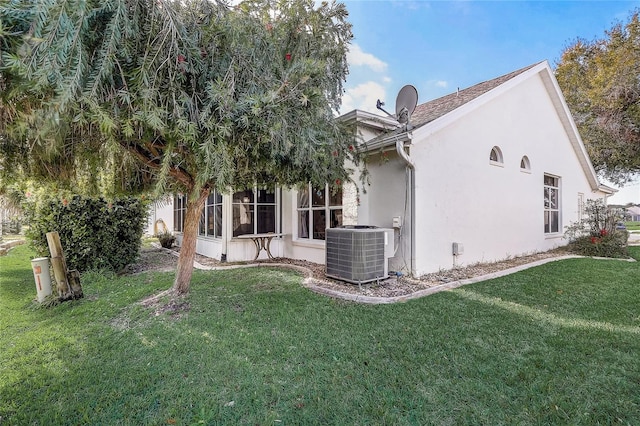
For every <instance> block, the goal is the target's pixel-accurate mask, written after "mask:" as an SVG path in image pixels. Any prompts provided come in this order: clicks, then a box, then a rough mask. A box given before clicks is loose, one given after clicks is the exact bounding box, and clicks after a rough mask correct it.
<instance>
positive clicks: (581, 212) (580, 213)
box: [578, 192, 584, 220]
mask: <svg viewBox="0 0 640 426" xmlns="http://www.w3.org/2000/svg"><path fill="white" fill-rule="evenodd" d="M582 219H584V194H583V193H582V192H578V220H582Z"/></svg>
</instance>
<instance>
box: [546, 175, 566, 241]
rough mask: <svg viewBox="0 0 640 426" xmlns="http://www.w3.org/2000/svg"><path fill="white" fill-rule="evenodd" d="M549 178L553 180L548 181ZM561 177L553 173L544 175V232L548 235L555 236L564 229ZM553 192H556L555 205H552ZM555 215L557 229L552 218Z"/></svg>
mask: <svg viewBox="0 0 640 426" xmlns="http://www.w3.org/2000/svg"><path fill="white" fill-rule="evenodd" d="M547 179H550V180H552V181H551V182H549V183H548V181H547ZM560 184H561V182H560V177H559V176H555V175H551V174H548V173H545V174H544V177H543V202H544V204H543V206H544V210H543V211H544V213H543V215H544V216H543V223H544V228H543V229H544V234H545V235H547V236H554V235H557V234H559V233H560V230H561V229H562V223H561V221H562V217H561V214H560V212H561V205H560V201H561V192H560ZM553 194H555V207H554V206H553V205H552V200H553V199H554V197H553ZM554 216H555V219H556V220H555V225H556V227H557V229H553V220H552V218H553V217H554Z"/></svg>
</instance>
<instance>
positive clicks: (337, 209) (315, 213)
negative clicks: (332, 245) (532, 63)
mask: <svg viewBox="0 0 640 426" xmlns="http://www.w3.org/2000/svg"><path fill="white" fill-rule="evenodd" d="M340 225H342V188H338V189H330V188H329V187H328V186H327V185H325V187H324V188H319V187H314V186H312V185H308V186H307V187H305V188H303V189H301V190H300V191H298V238H300V239H308V240H324V239H325V230H326V228H335V227H337V226H340Z"/></svg>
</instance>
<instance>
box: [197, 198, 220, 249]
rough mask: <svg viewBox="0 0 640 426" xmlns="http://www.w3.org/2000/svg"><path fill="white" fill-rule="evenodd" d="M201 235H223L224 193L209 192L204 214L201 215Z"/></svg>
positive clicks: (217, 236) (216, 236)
mask: <svg viewBox="0 0 640 426" xmlns="http://www.w3.org/2000/svg"><path fill="white" fill-rule="evenodd" d="M199 232H200V235H202V236H205V237H215V238H220V237H222V195H221V194H218V193H217V192H214V193H212V194H209V196H208V197H207V201H206V203H205V206H204V209H203V210H202V215H201V216H200V228H199Z"/></svg>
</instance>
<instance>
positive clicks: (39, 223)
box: [25, 195, 147, 272]
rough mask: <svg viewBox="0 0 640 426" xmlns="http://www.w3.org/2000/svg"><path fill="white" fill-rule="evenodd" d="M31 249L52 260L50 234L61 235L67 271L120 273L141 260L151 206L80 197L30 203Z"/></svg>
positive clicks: (134, 201) (127, 200)
mask: <svg viewBox="0 0 640 426" xmlns="http://www.w3.org/2000/svg"><path fill="white" fill-rule="evenodd" d="M25 212H26V215H27V219H28V223H29V229H28V230H27V231H26V232H25V234H26V236H27V238H29V240H30V245H31V247H32V248H33V249H34V250H35V251H36V252H37V253H38V254H39V255H42V256H49V249H48V246H47V237H46V234H47V232H51V231H57V232H58V234H60V241H61V242H62V248H63V250H64V254H65V258H66V261H67V267H68V268H69V269H77V270H78V271H81V272H82V271H87V270H89V269H109V270H112V271H116V272H117V271H120V270H122V268H124V267H125V266H126V265H128V264H130V263H133V262H135V261H136V259H137V257H138V253H139V250H140V246H141V244H142V232H143V229H144V225H145V223H146V221H147V206H146V203H145V202H144V201H142V200H141V199H139V198H134V197H127V198H120V199H116V200H114V201H111V202H108V201H106V200H104V199H102V198H98V199H96V198H88V197H83V196H80V195H74V196H73V197H70V199H66V198H64V199H62V200H60V199H58V198H52V197H49V198H44V199H40V200H38V202H26V203H25Z"/></svg>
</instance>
